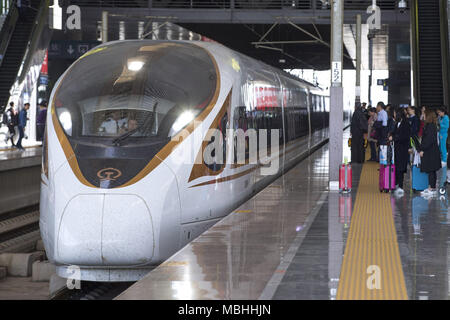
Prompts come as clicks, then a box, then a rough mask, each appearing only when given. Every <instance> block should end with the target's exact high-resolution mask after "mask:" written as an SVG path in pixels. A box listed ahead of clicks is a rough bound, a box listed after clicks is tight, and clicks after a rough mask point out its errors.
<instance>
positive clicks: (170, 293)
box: [118, 136, 450, 300]
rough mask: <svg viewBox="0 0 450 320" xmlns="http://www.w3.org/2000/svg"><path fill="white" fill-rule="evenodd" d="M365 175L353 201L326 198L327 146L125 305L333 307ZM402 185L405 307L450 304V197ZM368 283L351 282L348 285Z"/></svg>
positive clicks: (138, 287) (141, 286) (398, 217)
mask: <svg viewBox="0 0 450 320" xmlns="http://www.w3.org/2000/svg"><path fill="white" fill-rule="evenodd" d="M346 138H347V136H345V137H344V140H346ZM344 145H345V143H344ZM348 153H349V150H348V149H347V148H346V151H345V154H348ZM372 166H373V165H372ZM362 170H363V166H362V165H354V166H353V181H354V188H353V190H352V192H351V193H350V194H346V195H342V194H339V193H336V192H328V187H327V185H328V145H325V146H324V147H322V148H321V149H319V150H318V151H316V152H315V153H314V154H312V155H311V156H310V157H308V158H307V159H305V160H304V161H302V162H301V163H299V164H298V165H297V166H296V167H295V168H293V169H292V170H290V171H289V172H288V173H287V174H285V175H284V176H282V177H280V178H279V179H277V180H276V181H275V182H274V183H272V184H271V185H270V186H268V187H267V188H266V189H264V190H263V191H261V192H260V193H259V194H257V195H256V196H255V197H253V198H252V199H250V200H249V201H248V202H246V203H245V204H244V205H242V206H241V207H240V208H238V209H237V210H235V211H234V212H233V213H232V214H230V215H229V216H227V217H226V218H224V219H223V220H222V221H221V222H219V223H218V224H216V225H215V226H214V227H212V228H211V229H210V230H208V231H207V232H205V233H204V234H203V235H202V236H200V237H199V238H197V239H196V240H194V241H193V242H191V243H190V244H189V245H188V246H186V247H185V248H183V249H182V250H181V251H179V252H178V253H177V254H176V255H174V256H173V257H172V258H171V259H169V260H168V261H167V262H165V263H164V264H162V265H161V266H160V267H158V268H156V269H155V270H154V271H152V272H150V273H149V274H148V275H147V276H146V277H144V278H143V279H142V280H141V281H139V282H138V283H136V284H135V285H133V286H132V287H131V288H129V289H128V290H127V291H125V292H124V293H123V294H121V295H120V296H119V297H118V299H280V300H283V299H288V300H292V299H320V300H329V299H336V298H337V294H338V288H339V284H340V282H342V283H343V281H344V280H343V279H342V277H343V274H344V273H343V272H342V266H343V261H344V258H345V255H346V254H347V255H349V254H350V255H351V254H352V253H347V252H346V251H345V250H346V247H347V245H348V243H347V238H348V236H349V231H350V227H351V224H352V217H353V213H354V206H355V201H356V198H357V196H358V190H357V189H358V188H357V187H358V182H359V179H360V176H361V172H362ZM372 170H373V169H372ZM375 170H376V169H375ZM405 180H406V181H405V190H406V192H405V195H404V196H403V197H401V198H396V197H394V196H393V195H392V196H389V195H386V197H388V199H389V201H390V206H389V208H390V209H389V210H390V212H388V214H389V215H391V216H392V226H393V229H394V230H393V232H394V234H395V242H394V245H395V246H396V248H398V253H399V257H400V259H399V260H398V266H397V267H398V268H399V269H400V270H401V272H400V274H402V277H397V275H394V278H395V279H394V280H395V281H396V283H398V282H400V283H401V284H402V286H403V285H404V287H405V288H406V294H407V297H406V298H409V299H447V298H448V297H449V279H450V278H449V275H450V274H449V270H450V262H449V260H450V254H449V245H450V242H449V237H448V235H449V222H450V214H449V213H448V202H449V201H448V197H447V196H445V197H443V198H441V199H439V198H434V199H429V200H426V199H424V198H421V197H420V195H417V194H413V193H410V191H409V189H410V179H409V175H408V177H407V178H406V179H405ZM386 208H387V207H386ZM354 228H356V226H355V227H354ZM391 238H392V237H391ZM378 254H379V255H380V256H381V257H385V256H386V255H387V252H385V251H384V250H383V249H380V250H379V252H378ZM347 258H348V257H347ZM391 264H394V265H395V262H391ZM370 276H371V274H366V275H364V278H361V279H351V277H352V273H351V272H350V273H346V274H345V277H350V283H353V282H354V281H360V282H361V283H364V281H366V280H367V278H368V277H370ZM381 276H383V274H382V273H381ZM359 277H362V276H361V275H359ZM390 277H391V278H392V277H393V276H392V275H390ZM391 278H390V279H391ZM346 280H348V279H346ZM390 281H391V280H390ZM382 283H383V282H382ZM384 283H386V282H384ZM341 285H342V284H341ZM388 285H390V286H392V287H393V286H394V285H393V284H388ZM372 289H373V288H372ZM383 289H384V288H383ZM393 289H396V288H393ZM341 290H342V288H341ZM375 290H377V289H376V288H375ZM374 297H375V298H379V299H382V298H383V295H382V294H380V295H374ZM353 298H354V299H359V298H360V299H365V298H368V297H364V296H362V297H358V296H357V295H356V296H354V297H353ZM372 298H373V297H372Z"/></svg>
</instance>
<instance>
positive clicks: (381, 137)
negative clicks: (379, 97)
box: [374, 102, 388, 146]
mask: <svg viewBox="0 0 450 320" xmlns="http://www.w3.org/2000/svg"><path fill="white" fill-rule="evenodd" d="M374 127H375V128H376V130H377V137H378V139H377V140H378V145H379V146H385V145H387V137H388V114H387V112H386V110H385V105H384V103H383V102H378V104H377V121H376V122H375V124H374Z"/></svg>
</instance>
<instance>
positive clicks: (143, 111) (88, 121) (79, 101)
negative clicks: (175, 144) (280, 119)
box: [51, 40, 219, 188]
mask: <svg viewBox="0 0 450 320" xmlns="http://www.w3.org/2000/svg"><path fill="white" fill-rule="evenodd" d="M218 78H219V73H218V69H217V66H216V63H215V61H214V60H213V57H212V56H211V55H210V54H209V53H208V52H207V51H206V50H205V49H203V48H202V47H200V46H198V45H195V44H192V43H187V42H168V41H134V40H131V41H123V42H114V43H111V44H108V45H105V46H101V47H97V48H96V49H93V50H92V51H90V52H88V53H87V54H86V55H85V56H83V57H81V58H80V59H79V60H78V61H77V62H75V63H74V64H73V65H72V66H71V67H70V68H69V69H68V70H67V72H66V74H65V75H64V76H63V78H62V80H61V81H60V82H59V84H58V86H57V87H56V89H55V90H56V91H55V94H54V98H53V100H52V102H51V103H52V107H51V112H52V114H53V115H54V116H55V117H56V119H55V128H56V130H62V131H63V133H62V134H65V136H66V137H67V140H68V141H69V143H70V145H71V147H72V150H73V152H74V153H75V156H76V160H77V163H78V165H79V168H80V170H81V173H82V175H83V176H84V178H86V180H88V181H89V182H90V183H91V184H92V185H95V186H100V187H101V188H115V187H118V186H121V185H123V184H125V183H127V182H128V181H130V180H131V179H132V178H133V177H135V176H136V175H138V174H139V172H141V170H143V168H145V167H146V165H148V163H149V161H151V160H152V159H153V158H154V157H155V155H156V154H157V153H158V152H159V151H160V150H162V149H163V148H164V146H166V145H167V144H168V143H169V142H170V140H171V138H172V137H175V136H177V134H178V133H179V132H181V131H182V130H183V129H184V128H186V126H188V125H189V123H191V122H192V121H193V120H195V118H196V117H197V116H198V115H199V114H200V113H201V112H202V111H204V110H205V109H206V108H207V107H208V105H209V104H210V103H213V101H214V97H216V96H218V90H219V86H218V83H219V82H218ZM104 168H115V169H117V170H119V171H120V172H122V175H121V176H120V177H119V178H117V179H116V180H111V181H106V182H105V181H103V182H101V179H99V177H100V178H101V175H100V176H99V173H98V172H99V170H102V169H104Z"/></svg>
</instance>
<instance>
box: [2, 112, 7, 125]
mask: <svg viewBox="0 0 450 320" xmlns="http://www.w3.org/2000/svg"><path fill="white" fill-rule="evenodd" d="M2 124H8V115H7V114H6V111H5V112H3V116H2Z"/></svg>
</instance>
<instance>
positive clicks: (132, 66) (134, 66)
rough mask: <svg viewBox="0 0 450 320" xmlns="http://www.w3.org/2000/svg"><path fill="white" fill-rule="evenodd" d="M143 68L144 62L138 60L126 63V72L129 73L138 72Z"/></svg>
mask: <svg viewBox="0 0 450 320" xmlns="http://www.w3.org/2000/svg"><path fill="white" fill-rule="evenodd" d="M143 66H144V61H140V60H130V61H128V65H127V67H128V70H130V71H135V72H137V71H139V70H141V69H142V67H143Z"/></svg>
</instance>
